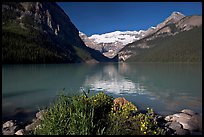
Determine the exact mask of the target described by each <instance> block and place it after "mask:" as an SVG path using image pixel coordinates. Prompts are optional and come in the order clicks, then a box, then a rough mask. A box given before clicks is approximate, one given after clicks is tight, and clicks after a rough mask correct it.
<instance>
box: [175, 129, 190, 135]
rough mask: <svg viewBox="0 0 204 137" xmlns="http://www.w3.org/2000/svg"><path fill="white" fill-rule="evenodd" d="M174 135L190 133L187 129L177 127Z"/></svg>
mask: <svg viewBox="0 0 204 137" xmlns="http://www.w3.org/2000/svg"><path fill="white" fill-rule="evenodd" d="M175 133H176V135H190V131H189V130H185V129H181V128H179V129H177V130H176V132H175Z"/></svg>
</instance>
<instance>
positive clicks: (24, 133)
mask: <svg viewBox="0 0 204 137" xmlns="http://www.w3.org/2000/svg"><path fill="white" fill-rule="evenodd" d="M15 135H26V130H25V129H20V130H18V131H17V132H16V133H15Z"/></svg>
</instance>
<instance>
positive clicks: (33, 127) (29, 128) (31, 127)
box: [25, 119, 40, 131]
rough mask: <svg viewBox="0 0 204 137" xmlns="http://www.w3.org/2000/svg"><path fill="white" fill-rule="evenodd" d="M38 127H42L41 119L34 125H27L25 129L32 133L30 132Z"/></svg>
mask: <svg viewBox="0 0 204 137" xmlns="http://www.w3.org/2000/svg"><path fill="white" fill-rule="evenodd" d="M38 125H40V119H37V120H36V121H34V122H33V123H31V124H29V125H27V126H26V127H25V130H26V131H30V130H34V129H35V128H36V127H37V126H38Z"/></svg>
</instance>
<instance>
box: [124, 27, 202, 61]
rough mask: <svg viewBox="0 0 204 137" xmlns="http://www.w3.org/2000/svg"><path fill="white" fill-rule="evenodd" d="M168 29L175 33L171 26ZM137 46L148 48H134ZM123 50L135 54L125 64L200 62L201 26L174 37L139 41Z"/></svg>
mask: <svg viewBox="0 0 204 137" xmlns="http://www.w3.org/2000/svg"><path fill="white" fill-rule="evenodd" d="M170 27H171V28H172V29H173V30H174V31H177V30H175V27H174V26H172V25H171V24H170ZM138 44H146V45H148V46H150V48H149V49H141V48H138V47H136V46H137V45H138ZM133 46H134V47H133ZM123 50H130V51H132V52H133V53H137V55H133V56H132V57H130V58H129V59H127V62H201V61H202V26H201V27H197V28H194V29H192V30H189V31H184V32H180V33H178V34H176V35H174V36H167V37H159V38H156V39H154V40H150V41H147V42H144V41H142V40H141V41H138V42H135V43H132V44H129V45H128V46H126V47H125V48H124V49H123Z"/></svg>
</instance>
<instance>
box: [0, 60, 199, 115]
mask: <svg viewBox="0 0 204 137" xmlns="http://www.w3.org/2000/svg"><path fill="white" fill-rule="evenodd" d="M63 89H64V91H65V92H66V93H67V94H69V95H73V94H81V93H82V90H85V91H87V90H88V89H90V90H91V91H95V92H96V93H97V92H99V91H104V92H105V93H107V94H109V95H111V96H113V97H120V96H123V97H125V98H126V99H127V100H129V101H131V102H133V103H134V104H135V105H136V106H137V107H138V108H139V109H146V108H147V107H152V108H153V110H154V111H155V112H157V113H160V114H164V115H166V114H170V113H174V112H177V111H180V110H181V109H184V108H189V109H192V110H194V111H196V112H198V113H201V112H202V64H201V63H192V64H189V63H99V64H37V65H3V66H2V115H3V116H2V117H3V119H11V118H14V117H15V118H16V117H18V118H19V119H31V118H33V116H34V112H35V111H37V110H38V109H39V108H41V107H43V106H47V105H49V104H50V102H52V101H53V99H54V97H56V95H57V94H58V93H59V92H60V91H62V90H63Z"/></svg>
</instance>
